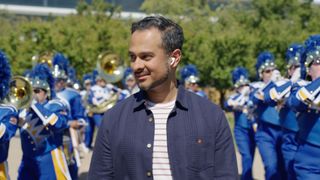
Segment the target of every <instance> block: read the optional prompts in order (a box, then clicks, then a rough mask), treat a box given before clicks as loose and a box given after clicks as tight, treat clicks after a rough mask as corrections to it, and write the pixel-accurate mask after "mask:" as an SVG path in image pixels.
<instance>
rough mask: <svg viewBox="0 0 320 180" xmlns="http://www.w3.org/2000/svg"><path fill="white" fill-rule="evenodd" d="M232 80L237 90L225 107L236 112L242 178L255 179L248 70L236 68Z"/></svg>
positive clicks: (254, 144)
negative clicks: (248, 111) (248, 106)
mask: <svg viewBox="0 0 320 180" xmlns="http://www.w3.org/2000/svg"><path fill="white" fill-rule="evenodd" d="M232 81H233V84H234V87H235V91H236V92H235V93H234V94H232V95H231V96H230V97H229V98H228V99H227V101H226V102H225V107H226V109H227V110H230V111H233V112H234V119H235V127H234V136H235V139H236V143H237V146H238V149H239V152H240V154H241V159H242V173H241V179H243V180H250V179H253V177H252V164H253V158H254V152H255V147H256V143H255V140H254V131H253V127H252V122H251V120H249V118H248V115H247V112H246V106H247V104H248V101H249V91H250V88H249V79H248V72H247V70H246V69H245V68H243V67H237V68H235V69H234V70H233V71H232Z"/></svg>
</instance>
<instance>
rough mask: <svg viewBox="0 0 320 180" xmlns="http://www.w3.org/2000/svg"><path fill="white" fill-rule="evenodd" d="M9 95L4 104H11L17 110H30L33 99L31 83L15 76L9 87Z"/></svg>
mask: <svg viewBox="0 0 320 180" xmlns="http://www.w3.org/2000/svg"><path fill="white" fill-rule="evenodd" d="M9 88H10V90H9V94H8V95H7V96H6V97H5V99H4V101H3V102H4V104H10V105H13V106H14V107H16V108H17V109H24V108H28V107H29V106H30V104H31V102H32V99H33V90H32V86H31V84H30V82H29V81H28V80H27V79H26V78H24V77H22V76H14V77H13V78H12V79H11V81H10V85H9Z"/></svg>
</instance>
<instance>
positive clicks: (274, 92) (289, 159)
mask: <svg viewBox="0 0 320 180" xmlns="http://www.w3.org/2000/svg"><path fill="white" fill-rule="evenodd" d="M303 55H304V46H303V45H300V44H292V45H290V46H289V48H288V49H287V52H286V61H287V72H288V73H287V74H288V76H289V77H288V78H290V79H282V80H279V81H276V82H274V83H273V86H272V88H271V89H270V91H269V92H267V93H266V94H265V102H266V103H268V104H271V106H274V107H277V108H278V109H279V117H280V124H281V127H282V143H281V151H282V155H283V159H284V164H285V170H286V174H287V177H288V179H295V174H294V171H293V160H294V155H295V153H296V151H297V148H298V143H297V141H296V135H297V132H298V129H299V128H298V123H297V119H296V112H294V110H293V109H292V108H291V107H290V106H289V105H288V103H289V102H288V97H289V96H290V91H291V88H292V85H293V84H294V83H296V82H297V81H298V80H299V79H300V60H301V58H302V57H303Z"/></svg>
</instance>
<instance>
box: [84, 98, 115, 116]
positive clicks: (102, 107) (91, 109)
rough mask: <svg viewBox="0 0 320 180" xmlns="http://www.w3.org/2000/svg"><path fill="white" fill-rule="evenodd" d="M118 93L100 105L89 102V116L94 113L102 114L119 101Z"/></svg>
mask: <svg viewBox="0 0 320 180" xmlns="http://www.w3.org/2000/svg"><path fill="white" fill-rule="evenodd" d="M118 97H119V95H118V94H113V95H112V96H111V97H110V99H108V100H106V101H104V102H103V103H101V104H99V105H98V106H95V105H92V104H87V106H86V109H87V110H88V116H89V117H92V115H93V113H97V114H101V113H104V112H106V111H107V110H108V109H110V108H112V107H113V106H114V105H115V104H116V103H117V101H118Z"/></svg>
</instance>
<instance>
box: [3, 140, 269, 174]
mask: <svg viewBox="0 0 320 180" xmlns="http://www.w3.org/2000/svg"><path fill="white" fill-rule="evenodd" d="M91 155H92V153H91V152H90V153H88V154H84V153H82V157H83V158H82V166H81V167H80V169H79V177H80V178H79V179H80V180H85V179H86V177H87V172H88V169H89V166H90V159H91ZM255 157H256V158H255V161H254V167H253V176H254V178H255V179H257V180H263V179H264V170H263V165H262V163H261V158H260V155H259V153H258V151H256V156H255ZM20 161H21V146H20V139H19V136H16V137H14V138H13V139H12V140H11V142H10V152H9V160H8V163H9V174H10V176H11V179H12V180H15V179H17V170H18V167H19V164H20ZM237 161H238V167H239V172H241V163H240V162H241V159H240V155H239V153H237Z"/></svg>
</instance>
